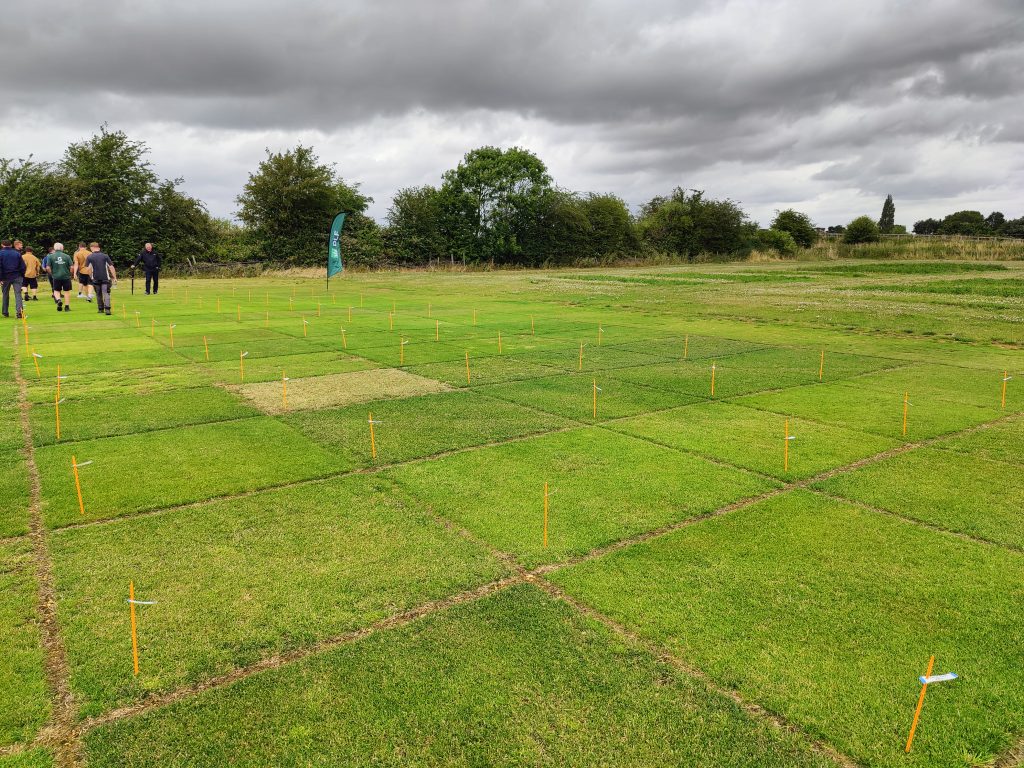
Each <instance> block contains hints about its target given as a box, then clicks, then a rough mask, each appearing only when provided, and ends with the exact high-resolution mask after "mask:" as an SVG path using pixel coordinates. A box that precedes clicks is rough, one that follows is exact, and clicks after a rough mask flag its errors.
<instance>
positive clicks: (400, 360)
mask: <svg viewBox="0 0 1024 768" xmlns="http://www.w3.org/2000/svg"><path fill="white" fill-rule="evenodd" d="M398 364H399V365H405V341H404V340H403V341H401V342H400V343H399V345H398Z"/></svg>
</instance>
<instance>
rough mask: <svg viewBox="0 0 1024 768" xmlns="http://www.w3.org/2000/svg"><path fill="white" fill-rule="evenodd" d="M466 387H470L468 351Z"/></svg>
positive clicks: (467, 352) (467, 357)
mask: <svg viewBox="0 0 1024 768" xmlns="http://www.w3.org/2000/svg"><path fill="white" fill-rule="evenodd" d="M466 386H467V387H468V386H469V350H468V349H467V350H466Z"/></svg>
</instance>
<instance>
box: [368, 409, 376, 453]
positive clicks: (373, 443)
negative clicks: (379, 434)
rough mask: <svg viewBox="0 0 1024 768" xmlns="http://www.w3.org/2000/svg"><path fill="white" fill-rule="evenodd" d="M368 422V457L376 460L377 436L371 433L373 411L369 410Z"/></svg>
mask: <svg viewBox="0 0 1024 768" xmlns="http://www.w3.org/2000/svg"><path fill="white" fill-rule="evenodd" d="M367 421H369V422H370V458H372V459H374V460H376V458H377V438H376V437H374V434H373V411H370V418H369V419H367Z"/></svg>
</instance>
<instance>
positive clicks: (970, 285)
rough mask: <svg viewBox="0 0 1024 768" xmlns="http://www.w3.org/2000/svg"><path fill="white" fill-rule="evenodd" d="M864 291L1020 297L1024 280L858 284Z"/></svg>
mask: <svg viewBox="0 0 1024 768" xmlns="http://www.w3.org/2000/svg"><path fill="white" fill-rule="evenodd" d="M858 288H859V290H862V291H889V292H896V293H944V294H952V295H955V296H998V297H1004V298H1014V299H1015V298H1020V296H1022V295H1024V280H1020V279H1015V278H1004V279H997V278H987V277H979V278H975V279H972V280H937V281H935V282H928V283H899V284H890V285H864V286H858Z"/></svg>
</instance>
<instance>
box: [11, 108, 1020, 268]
mask: <svg viewBox="0 0 1024 768" xmlns="http://www.w3.org/2000/svg"><path fill="white" fill-rule="evenodd" d="M148 155H149V149H148V147H147V146H146V145H145V143H143V142H140V141H135V140H132V139H131V138H129V137H128V136H127V135H126V134H125V133H124V132H121V131H112V130H109V129H108V128H107V127H106V126H103V127H101V129H100V131H99V132H98V133H97V134H96V135H94V136H92V137H91V138H89V139H87V140H85V141H81V142H77V143H72V144H71V145H69V146H68V148H67V149H66V151H65V153H64V155H63V157H62V158H61V160H60V161H57V162H53V163H43V162H36V161H34V160H33V159H32V158H29V159H27V160H17V161H16V160H8V159H0V233H3V234H4V235H5V236H10V237H15V236H16V237H19V238H21V239H22V240H24V241H25V242H26V243H29V244H32V245H34V246H36V247H37V248H42V249H44V250H45V248H46V247H47V246H49V245H50V244H52V243H53V242H54V241H56V240H63V241H66V242H76V241H78V240H85V241H91V240H98V241H100V242H101V243H103V245H104V248H105V249H106V250H107V251H108V252H109V253H111V254H112V255H113V257H114V258H115V259H119V260H127V259H128V258H130V257H132V256H134V254H135V253H136V252H137V251H138V250H139V248H140V247H141V244H142V243H144V242H154V243H157V244H158V248H159V249H160V250H161V251H162V252H163V254H164V257H165V260H166V262H167V263H168V264H169V265H181V264H184V263H185V262H195V261H199V262H217V263H227V262H260V263H264V264H266V265H268V266H275V267H277V266H303V265H320V264H322V263H323V260H324V253H325V249H326V241H327V236H328V229H329V226H330V221H331V219H332V218H333V216H334V215H335V214H336V213H338V212H339V211H346V212H347V213H348V217H347V220H346V223H345V229H344V231H343V234H342V253H343V257H344V258H345V259H346V261H347V263H348V264H354V265H363V266H367V267H377V266H420V265H428V264H436V263H445V262H448V263H453V264H454V263H458V264H464V265H478V264H493V265H496V266H524V267H532V266H560V265H585V264H598V263H608V262H613V261H619V260H631V259H651V258H672V259H679V260H694V259H697V258H704V257H709V258H742V257H745V256H747V255H748V254H749V253H750V252H751V251H753V250H760V251H774V252H777V253H779V254H782V255H791V254H793V253H795V252H796V251H797V250H799V249H800V248H808V247H811V246H812V245H813V244H814V242H815V241H816V240H817V239H818V237H819V235H820V230H818V229H816V228H815V227H814V225H813V224H812V222H811V220H810V218H809V217H808V216H807V215H806V214H804V213H801V212H799V211H795V210H792V209H789V210H784V211H778V212H776V216H775V218H774V220H773V221H772V223H771V226H770V227H769V228H768V229H762V228H760V227H759V226H758V225H757V224H756V223H755V222H753V221H751V220H750V218H749V216H748V215H747V214H746V213H745V212H744V211H743V210H742V208H741V207H740V206H739V204H738V203H736V202H735V201H733V200H729V199H714V198H711V197H709V196H707V195H706V194H705V193H704V192H703V191H701V190H694V189H683V188H681V187H677V188H676V189H675V190H673V191H672V192H671V193H669V194H667V195H664V196H657V197H654V198H653V199H651V200H650V201H648V202H647V203H645V204H644V205H642V206H641V207H640V209H639V211H638V212H637V213H636V214H635V215H634V214H633V213H632V212H631V211H630V210H629V207H628V206H627V205H626V203H625V202H624V201H623V200H622V199H621V198H619V197H617V196H615V195H612V194H597V193H581V192H574V191H570V190H566V189H563V188H561V187H559V186H557V185H556V184H555V182H554V180H553V179H552V178H551V175H550V173H549V172H548V169H547V167H546V166H545V164H544V163H543V161H542V160H541V159H540V158H539V157H537V156H536V155H535V154H533V153H531V152H529V151H527V150H525V149H521V148H518V147H513V148H511V149H499V148H497V147H480V148H477V149H474V150H472V151H470V152H468V153H467V154H466V155H465V157H464V158H463V159H462V161H461V162H460V163H459V164H458V165H457V166H456V167H455V168H452V169H450V170H448V171H446V172H445V173H444V174H443V175H442V178H441V183H440V184H439V185H437V186H430V185H426V186H421V187H407V188H404V189H400V190H399V191H398V192H397V193H396V194H395V196H394V198H393V199H392V201H391V206H390V207H389V209H388V213H387V216H386V220H385V221H384V223H382V224H378V223H377V222H376V221H375V220H374V219H372V218H371V217H369V216H368V215H367V214H366V211H367V209H368V207H369V206H370V204H371V203H372V202H373V200H372V199H371V198H370V197H368V196H366V195H364V194H363V193H361V192H360V191H359V185H358V184H356V183H352V182H349V181H346V180H345V179H344V178H342V177H341V176H340V175H339V173H338V172H337V170H336V168H335V167H334V166H333V165H331V164H328V163H324V162H322V161H321V160H320V158H319V157H318V156H317V155H316V153H315V151H314V150H313V148H311V147H306V146H302V145H299V146H297V147H295V148H293V149H289V150H286V151H282V152H271V151H270V150H268V151H267V155H266V158H265V159H264V160H263V161H262V162H261V163H260V164H259V167H258V168H256V169H255V170H254V171H253V172H252V173H250V175H249V178H248V180H247V181H246V183H245V185H244V187H243V189H242V191H241V192H240V194H239V195H238V197H237V198H236V202H237V205H238V209H237V211H236V219H235V220H231V219H218V218H215V217H213V216H211V215H210V214H209V212H208V211H207V209H206V207H205V205H204V204H203V203H202V201H200V200H197V199H195V198H192V197H190V196H189V195H187V194H185V193H184V192H182V190H181V189H180V186H181V183H182V180H181V179H161V178H159V177H158V176H157V175H156V173H155V172H154V171H153V170H152V168H151V165H150V163H149V160H148ZM894 216H895V206H894V204H893V201H892V196H891V195H890V196H889V197H888V198H887V199H886V201H885V203H884V205H883V210H882V215H881V217H880V218H879V219H878V221H877V222H876V221H875V220H873V219H871V218H870V217H867V216H862V217H859V218H857V219H855V220H854V221H852V222H850V224H848V225H846V226H838V227H830V228H829V231H835V232H839V233H842V236H843V239H844V240H846V241H847V242H869V241H870V240H872V239H877V238H878V236H879V235H881V234H890V233H896V232H900V231H902V232H905V231H906V229H905V228H903V227H900V226H899V225H896V224H895V223H894ZM914 232H915V233H917V234H963V235H977V234H980V233H985V234H1003V235H1006V236H1017V237H1024V218H1022V219H1015V220H1007V219H1006V218H1005V217H1004V216H1003V214H1001V213H992V214H990V215H989V216H988V217H983V216H982V215H981V214H980V213H978V212H976V211H960V212H958V213H955V214H950V215H949V216H947V217H945V218H944V219H942V220H935V219H926V220H924V221H921V222H917V223H916V224H915V225H914Z"/></svg>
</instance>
